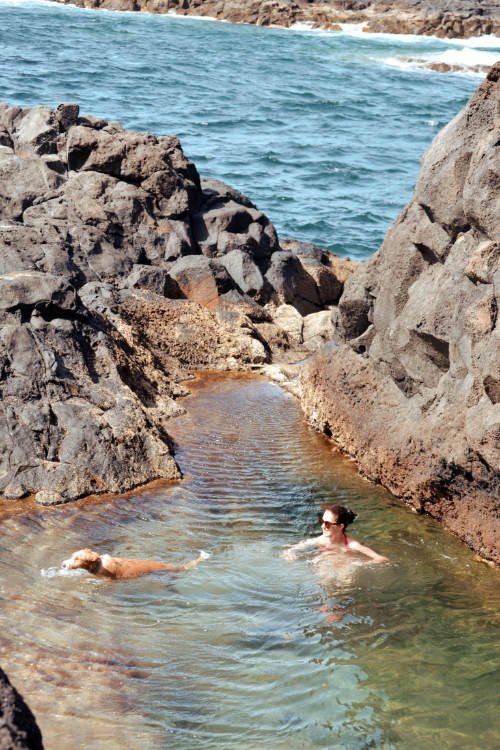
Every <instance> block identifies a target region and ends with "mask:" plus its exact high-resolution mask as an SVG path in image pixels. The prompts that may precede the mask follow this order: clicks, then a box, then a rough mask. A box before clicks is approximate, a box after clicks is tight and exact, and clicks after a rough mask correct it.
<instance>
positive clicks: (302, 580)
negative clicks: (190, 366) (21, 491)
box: [0, 375, 500, 750]
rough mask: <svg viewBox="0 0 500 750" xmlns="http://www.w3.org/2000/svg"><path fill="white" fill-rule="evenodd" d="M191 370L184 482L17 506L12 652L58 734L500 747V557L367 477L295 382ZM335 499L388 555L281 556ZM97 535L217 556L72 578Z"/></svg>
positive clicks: (24, 687) (118, 549)
mask: <svg viewBox="0 0 500 750" xmlns="http://www.w3.org/2000/svg"><path fill="white" fill-rule="evenodd" d="M191 388H192V394H193V395H192V396H191V397H189V398H188V399H187V400H185V401H184V405H185V406H186V408H187V409H188V411H187V414H186V415H185V416H183V417H179V418H178V419H177V420H175V421H171V423H170V425H171V428H170V431H171V433H172V435H173V437H174V439H175V441H176V448H177V459H178V461H179V464H180V466H181V468H182V470H183V472H184V475H185V478H184V479H183V480H182V481H181V482H178V483H172V484H167V483H164V484H159V485H156V486H150V487H149V488H147V489H146V490H143V491H141V492H137V493H134V494H129V495H127V496H121V497H117V498H113V499H104V498H101V499H98V500H86V501H80V502H78V503H75V504H70V505H65V506H58V507H53V508H40V507H36V508H35V507H32V508H31V510H30V509H29V508H28V510H27V509H26V505H23V506H22V510H19V511H18V510H17V508H18V506H17V505H12V506H10V507H9V506H3V509H2V517H1V519H0V521H1V527H2V542H1V547H0V597H1V603H2V613H3V617H2V629H3V632H2V636H3V637H2V643H1V660H0V663H1V664H2V666H3V667H4V669H5V670H6V671H7V673H8V674H9V677H10V678H11V679H12V682H13V683H14V684H15V685H16V687H17V688H18V689H19V690H20V692H21V693H22V694H23V695H24V697H25V698H26V700H27V701H28V702H29V704H30V706H31V708H32V709H33V711H34V713H35V715H36V717H37V721H38V723H39V725H40V727H41V729H42V732H43V736H44V744H45V747H46V748H47V750H64V749H65V748H68V747H72V748H83V747H92V748H104V747H105V748H107V750H113V749H114V748H116V749H118V748H120V749H123V748H126V749H130V750H136V749H137V748H141V749H142V750H157V749H158V748H167V747H168V748H175V749H176V750H192V749H193V748H203V749H205V748H227V749H228V750H238V749H241V750H256V749H257V748H259V749H260V748H263V747H266V748H269V750H278V749H279V748H334V747H339V748H368V747H376V748H384V749H386V748H387V749H388V748H404V750H417V749H418V750H420V749H422V748H427V747H429V746H432V745H436V746H439V747H440V748H453V750H460V749H462V748H464V749H465V748H467V749H468V750H470V748H479V747H481V748H482V750H493V748H494V747H496V746H497V744H496V741H497V739H496V733H495V724H496V719H497V713H496V706H495V701H494V697H493V696H494V694H495V685H496V684H497V682H496V678H495V670H496V669H497V668H498V662H499V651H498V637H497V636H498V625H499V618H498V612H499V608H498V605H499V603H500V588H499V585H498V571H495V570H492V569H490V568H488V567H486V566H484V565H482V564H480V563H477V562H475V561H474V559H473V557H472V555H471V553H470V552H469V551H468V550H467V549H465V548H464V547H463V546H462V545H461V544H460V542H458V541H457V540H455V539H454V538H453V537H452V536H450V535H449V534H448V533H447V532H445V531H444V530H443V529H441V528H440V527H439V526H438V525H437V524H435V523H434V522H432V521H431V520H429V519H427V518H420V517H417V516H416V515H414V514H413V513H411V512H410V511H409V510H407V509H406V508H405V507H403V506H402V505H401V504H400V503H399V502H398V501H396V500H395V499H394V498H392V497H391V496H390V495H389V494H388V493H386V492H385V491H384V490H382V489H380V488H377V487H375V486H373V485H371V484H369V483H367V482H365V481H364V480H362V479H361V478H359V477H358V476H357V475H356V473H355V470H354V468H353V465H352V464H351V463H350V462H349V461H347V460H346V459H345V458H344V457H342V456H339V455H338V454H337V453H336V452H335V451H334V450H333V448H332V445H331V444H330V443H329V442H328V441H327V440H326V439H325V438H324V437H322V436H321V435H318V434H316V433H315V432H313V431H312V430H311V429H310V428H308V426H307V425H306V424H305V423H304V421H303V417H302V414H301V413H300V410H299V407H298V405H297V403H296V401H295V399H294V398H293V397H292V396H291V395H289V394H288V393H286V392H284V391H283V390H281V389H280V388H279V387H278V386H276V385H274V384H271V383H269V382H267V381H266V380H263V379H259V378H252V377H249V376H232V377H230V376H222V375H204V376H203V377H202V378H201V379H200V380H198V381H196V382H195V383H193V384H191ZM321 502H340V503H342V504H346V505H347V506H350V507H352V508H353V509H354V510H356V511H357V512H358V513H359V519H358V520H357V521H356V523H355V525H354V527H353V530H352V533H353V536H354V537H356V538H359V539H360V540H362V541H365V542H366V543H367V544H369V545H370V546H372V547H373V548H374V549H376V550H377V551H378V552H380V553H381V554H385V555H387V556H388V557H389V558H390V560H391V562H390V564H389V565H381V566H377V565H353V566H352V567H351V568H347V569H345V568H344V569H343V570H338V569H337V570H336V569H333V568H332V566H330V565H329V564H328V563H325V564H323V565H321V566H320V567H318V566H315V565H313V564H312V563H311V561H310V560H308V559H307V558H304V559H302V560H300V561H296V562H294V563H289V562H286V561H285V560H283V559H281V558H280V551H281V548H282V546H283V545H285V544H287V543H291V542H295V541H298V540H299V539H301V538H303V537H305V536H307V535H309V534H312V533H316V532H317V528H316V525H315V522H316V512H317V511H318V510H319V506H320V503H321ZM19 507H21V506H19ZM83 546H90V547H92V548H94V549H97V550H99V551H103V552H104V551H107V552H109V553H110V554H118V555H123V556H130V557H150V558H153V559H164V560H167V561H175V562H183V561H187V560H188V559H190V558H192V557H194V556H195V555H196V552H197V550H199V549H206V550H208V551H209V552H211V557H210V559H209V560H208V561H207V562H205V563H203V564H202V565H201V566H200V567H198V568H197V569H195V570H192V571H189V572H186V573H182V574H179V575H177V576H176V577H175V578H172V577H170V578H168V577H165V576H164V575H159V574H155V575H152V576H148V577H145V578H141V579H137V580H132V581H122V582H114V583H110V582H108V581H106V580H103V579H97V578H94V577H92V576H90V575H88V574H86V573H80V572H79V571H76V572H73V571H72V572H70V573H66V574H65V575H63V574H62V571H61V570H60V568H59V566H60V563H61V561H62V560H63V559H64V558H65V557H67V556H68V555H69V554H70V553H71V552H73V551H74V550H76V549H78V548H80V547H83Z"/></svg>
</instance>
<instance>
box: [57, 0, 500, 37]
mask: <svg viewBox="0 0 500 750" xmlns="http://www.w3.org/2000/svg"><path fill="white" fill-rule="evenodd" d="M56 1H57V2H61V3H66V4H67V3H70V2H71V4H72V5H80V6H82V7H85V8H106V9H108V10H127V11H147V12H149V13H172V12H175V13H177V14H181V15H195V16H208V17H212V18H216V19H218V20H221V21H222V20H223V21H230V22H232V23H250V24H256V25H258V26H282V27H290V26H292V25H293V24H295V23H308V24H310V25H311V26H313V27H321V28H326V29H333V30H340V29H341V28H342V27H341V24H344V23H349V24H352V23H355V24H362V25H363V29H364V30H366V31H370V32H385V33H391V34H423V35H432V36H439V37H449V38H455V37H463V38H467V37H473V36H482V35H484V34H497V35H498V34H499V32H500V9H499V5H498V1H497V0H472V1H471V0H396V1H395V2H388V1H387V0H56Z"/></svg>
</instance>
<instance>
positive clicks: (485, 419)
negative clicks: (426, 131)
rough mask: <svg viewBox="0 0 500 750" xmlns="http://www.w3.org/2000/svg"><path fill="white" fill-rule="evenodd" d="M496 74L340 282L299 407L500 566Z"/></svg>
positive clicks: (499, 90)
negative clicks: (380, 237)
mask: <svg viewBox="0 0 500 750" xmlns="http://www.w3.org/2000/svg"><path fill="white" fill-rule="evenodd" d="M499 78H500V63H499V64H497V65H496V66H494V67H493V68H492V69H491V71H490V73H489V75H488V77H487V79H486V80H485V81H484V83H483V84H482V85H481V86H480V87H479V89H478V90H477V91H476V93H475V94H474V96H473V97H472V99H471V100H470V102H469V103H468V104H467V106H466V107H465V108H464V109H463V110H462V111H461V112H460V113H459V114H458V115H457V116H456V117H455V119H454V120H452V122H451V123H449V124H448V125H447V126H446V127H445V128H444V129H443V130H442V131H441V132H440V133H439V135H438V136H437V137H436V138H435V140H434V142H433V143H432V145H431V147H430V148H429V150H428V151H427V153H426V154H425V156H424V158H423V162H422V169H421V173H420V176H419V179H418V182H417V185H416V189H415V193H414V195H413V198H412V200H411V201H410V203H409V204H408V206H407V207H406V208H405V209H404V210H403V211H402V213H401V214H400V216H399V217H398V219H397V220H396V222H395V223H394V225H393V226H392V228H391V229H390V231H389V232H388V234H387V236H386V238H385V240H384V243H383V245H382V246H381V248H380V250H379V251H378V252H377V253H376V254H375V255H374V256H373V257H372V258H371V259H370V260H368V261H367V262H366V263H364V264H363V265H362V266H361V267H360V268H359V269H358V270H357V271H356V272H355V273H354V274H353V275H352V276H351V278H350V279H349V280H348V281H347V284H346V288H345V291H344V294H343V296H342V298H341V301H340V304H339V308H338V318H337V320H336V337H335V338H336V341H337V344H338V345H339V346H337V345H336V344H334V343H330V344H329V345H327V346H326V347H325V348H324V349H322V350H321V351H320V353H319V354H318V355H316V356H315V357H314V358H313V361H312V362H311V363H310V364H309V365H308V366H307V367H306V368H305V370H304V371H303V373H302V385H303V407H304V409H305V411H306V413H307V414H308V415H309V417H310V419H311V420H312V421H313V422H314V424H316V426H317V427H318V428H319V429H321V430H323V431H324V432H326V433H327V434H328V435H330V436H332V437H333V439H334V440H335V442H336V443H337V444H338V445H339V446H340V447H342V448H343V449H344V450H345V451H347V452H348V453H349V454H350V455H351V456H353V457H354V458H355V459H356V461H357V463H358V465H359V466H360V468H361V470H362V471H363V472H364V474H366V475H367V476H368V477H370V478H371V479H373V480H374V481H377V482H380V483H381V484H383V485H384V486H385V487H387V488H389V489H390V490H391V491H392V492H393V493H394V494H396V495H398V496H400V497H402V498H404V500H405V501H406V502H407V503H409V504H411V505H412V506H413V507H414V508H416V509H417V510H419V511H424V512H427V513H429V514H431V515H432V516H433V517H435V518H437V519H439V520H440V521H442V522H443V524H444V525H445V526H446V527H447V528H448V529H450V530H451V531H453V532H454V533H455V534H457V535H458V536H459V537H460V538H461V539H463V540H464V541H465V542H466V543H467V544H468V545H469V546H470V547H471V548H472V549H474V550H476V551H477V552H478V553H479V554H480V555H481V556H482V557H484V558H487V559H489V560H493V561H495V562H496V563H500V546H499V539H500V535H499V532H500V324H499V318H498V309H499V305H500V116H499V104H500V83H499Z"/></svg>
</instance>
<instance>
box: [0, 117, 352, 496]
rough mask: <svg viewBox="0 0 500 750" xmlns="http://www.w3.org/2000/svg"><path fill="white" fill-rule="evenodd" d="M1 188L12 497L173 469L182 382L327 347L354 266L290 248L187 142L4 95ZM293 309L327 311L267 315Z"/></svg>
mask: <svg viewBox="0 0 500 750" xmlns="http://www.w3.org/2000/svg"><path fill="white" fill-rule="evenodd" d="M0 197H1V200H0V292H1V293H0V324H1V326H0V395H1V399H2V401H1V403H2V408H1V410H0V437H1V441H0V495H1V496H3V497H5V498H8V499H18V498H21V497H24V496H26V495H31V494H34V495H36V499H37V501H38V502H40V503H43V504H50V503H57V502H65V501H67V500H72V499H75V498H77V497H82V496H84V495H88V494H93V493H100V492H120V491H122V490H125V489H129V488H131V487H133V486H136V485H139V484H144V483H146V482H148V481H150V480H152V479H156V478H167V479H173V478H177V477H178V476H179V470H178V468H177V465H176V463H175V461H174V459H173V457H172V455H171V447H170V440H169V437H168V433H167V431H166V420H167V419H168V418H169V417H171V416H173V415H175V414H178V413H179V411H182V407H180V406H179V404H178V403H177V402H176V398H177V397H178V396H179V395H182V394H184V393H185V392H186V388H185V386H183V385H182V384H181V381H182V380H183V379H185V378H186V377H187V376H188V374H189V373H190V372H191V371H192V370H193V369H194V368H198V369H200V368H210V369H251V368H254V367H258V366H260V365H262V364H264V363H266V362H270V361H271V359H272V357H273V355H274V353H275V352H276V353H278V354H279V356H280V357H285V358H286V356H288V357H289V358H290V357H292V358H293V357H296V354H294V353H293V352H292V351H291V350H292V348H293V349H294V351H295V350H299V351H298V353H299V354H300V351H302V352H304V351H310V349H311V347H312V348H313V349H314V348H317V347H318V346H319V345H320V344H321V343H322V341H323V340H324V339H325V338H327V337H328V334H329V332H330V329H331V327H332V322H331V320H330V318H331V310H330V308H333V307H334V306H335V305H336V303H337V302H338V299H339V298H340V295H341V293H342V290H343V286H344V282H345V280H346V278H347V277H348V275H349V273H350V272H351V271H352V268H353V267H354V265H355V264H353V263H350V262H348V261H343V262H341V261H340V259H334V257H333V256H331V255H330V254H329V253H326V252H324V251H322V250H319V249H318V248H315V247H313V246H310V245H305V244H304V243H292V245H293V249H288V248H287V246H286V244H285V245H284V247H283V248H282V247H281V246H280V244H279V242H278V238H277V235H276V231H275V229H274V226H273V225H272V224H271V222H270V221H269V219H268V218H267V217H266V216H264V214H262V213H261V212H260V211H259V210H258V209H257V208H256V206H254V204H253V203H252V202H251V201H250V200H249V199H248V198H247V197H246V196H244V195H242V194H241V193H239V192H238V191H236V190H233V189H232V188H230V187H229V186H228V185H225V184H223V183H221V182H219V181H217V180H211V179H201V178H200V176H199V175H198V172H197V170H196V167H195V166H194V164H193V163H192V162H190V161H189V160H188V159H187V158H186V157H185V155H184V153H183V151H182V148H181V145H180V143H179V141H178V140H177V138H175V137H168V136H163V137H157V136H155V135H152V134H150V133H134V132H129V131H126V130H124V129H123V128H121V127H120V125H118V124H117V123H110V122H107V121H105V120H101V119H99V118H95V117H91V116H87V117H83V116H81V115H80V112H79V108H78V106H77V105H75V104H64V105H60V106H59V107H58V108H57V109H56V110H54V111H52V110H50V109H49V108H47V107H32V108H26V109H23V108H20V107H8V106H7V105H0ZM283 305H289V306H292V308H293V309H294V310H295V311H296V314H297V316H298V318H299V319H300V320H301V321H302V319H303V318H304V319H305V318H306V317H307V316H308V315H315V314H317V313H324V316H323V318H324V319H322V325H318V323H316V325H315V327H314V329H311V323H310V322H309V323H308V330H309V333H308V340H307V343H306V342H305V340H304V338H303V336H302V335H301V336H299V337H298V338H292V337H291V336H290V335H289V333H288V332H287V330H286V326H285V327H283V326H282V325H280V324H279V321H275V320H274V317H275V315H276V314H277V311H278V310H279V309H280V308H281V307H283ZM278 317H279V315H278ZM300 327H301V330H302V327H303V324H302V322H301V324H300Z"/></svg>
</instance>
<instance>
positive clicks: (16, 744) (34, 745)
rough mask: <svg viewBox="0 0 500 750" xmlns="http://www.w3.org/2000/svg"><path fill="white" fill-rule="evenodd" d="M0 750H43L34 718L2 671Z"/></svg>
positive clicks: (0, 678) (0, 677) (0, 682)
mask: <svg viewBox="0 0 500 750" xmlns="http://www.w3.org/2000/svg"><path fill="white" fill-rule="evenodd" d="M0 750H43V742H42V734H41V732H40V729H39V727H38V724H37V723H36V719H35V717H34V716H33V714H32V713H31V710H30V709H29V708H28V706H27V705H26V703H25V702H24V700H23V697H22V696H21V695H20V693H18V692H17V690H16V689H15V687H14V686H13V685H12V684H11V683H10V681H9V679H8V677H7V675H6V674H5V672H4V671H3V670H2V669H0Z"/></svg>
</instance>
